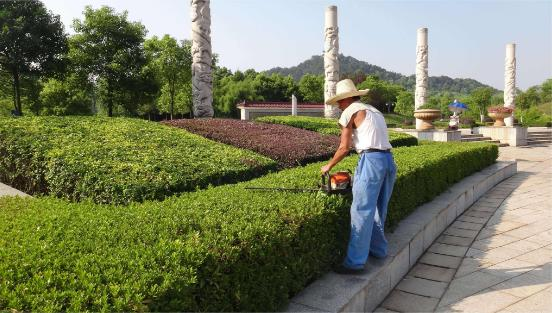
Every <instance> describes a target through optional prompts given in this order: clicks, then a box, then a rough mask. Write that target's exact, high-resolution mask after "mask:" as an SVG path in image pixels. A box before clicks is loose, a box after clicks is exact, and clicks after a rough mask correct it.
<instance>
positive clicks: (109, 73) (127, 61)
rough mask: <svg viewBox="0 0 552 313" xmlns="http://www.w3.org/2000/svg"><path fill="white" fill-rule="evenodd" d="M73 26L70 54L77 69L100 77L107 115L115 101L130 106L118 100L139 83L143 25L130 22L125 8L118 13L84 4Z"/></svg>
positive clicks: (143, 35)
mask: <svg viewBox="0 0 552 313" xmlns="http://www.w3.org/2000/svg"><path fill="white" fill-rule="evenodd" d="M73 28H74V29H75V31H76V32H77V33H76V34H75V35H74V36H73V37H72V38H71V40H70V45H71V50H70V58H71V60H72V62H73V63H74V64H75V66H76V68H77V69H78V70H81V71H85V72H87V73H88V75H89V76H91V77H93V78H95V79H99V80H101V81H102V84H103V86H104V87H105V93H104V94H103V96H104V98H105V104H106V106H107V110H108V113H107V114H108V116H112V115H113V106H114V105H116V104H118V105H121V106H122V107H123V108H124V109H131V108H129V107H125V105H126V103H124V102H120V101H117V100H122V99H125V98H127V99H128V98H129V97H132V95H130V94H129V93H130V92H131V91H132V87H133V86H136V85H139V82H138V80H140V74H141V70H142V67H143V66H144V64H145V63H146V58H145V55H144V49H143V42H144V39H145V36H146V28H145V27H144V25H142V24H141V23H139V22H130V21H129V20H128V13H127V12H126V11H124V12H123V13H117V12H115V11H114V10H113V9H112V8H110V7H107V6H103V7H101V8H100V9H97V10H94V9H92V7H90V6H86V7H85V9H84V20H82V21H81V20H78V19H77V20H75V21H74V23H73ZM117 102H118V103H117Z"/></svg>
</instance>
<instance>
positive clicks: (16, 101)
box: [12, 68, 23, 115]
mask: <svg viewBox="0 0 552 313" xmlns="http://www.w3.org/2000/svg"><path fill="white" fill-rule="evenodd" d="M12 74H13V92H14V106H15V110H16V111H17V112H18V113H19V114H20V115H23V112H22V110H21V90H20V86H19V85H20V83H19V71H18V70H17V68H14V69H13V71H12Z"/></svg>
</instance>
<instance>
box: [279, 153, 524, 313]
mask: <svg viewBox="0 0 552 313" xmlns="http://www.w3.org/2000/svg"><path fill="white" fill-rule="evenodd" d="M516 172H517V162H515V161H501V162H497V163H495V164H493V165H491V166H489V167H487V168H485V169H483V170H482V171H480V172H477V173H475V174H472V175H471V176H468V177H466V178H464V179H463V180H461V181H460V182H458V183H456V184H455V185H453V186H452V187H450V188H449V189H448V190H446V191H445V192H443V193H442V194H440V195H439V196H437V197H436V198H435V199H433V200H432V201H431V202H428V203H426V204H424V205H421V206H419V207H418V208H416V210H415V211H414V212H413V213H412V214H411V215H409V216H408V217H407V218H405V219H404V220H402V221H401V222H400V223H399V225H398V226H397V228H396V229H395V231H394V232H393V233H389V234H387V239H388V241H389V255H388V257H387V258H385V259H383V260H377V259H373V258H371V259H369V261H368V264H367V266H366V267H367V270H366V271H365V272H364V273H362V274H359V275H338V274H335V273H333V272H330V273H327V274H325V275H324V276H322V277H321V278H320V279H318V280H316V281H314V282H313V283H312V284H310V285H309V286H307V287H306V288H305V289H304V290H303V291H301V292H300V293H299V294H297V295H296V296H295V297H294V298H293V299H291V301H290V304H289V305H288V307H287V308H286V309H285V310H284V312H314V311H316V312H371V311H373V310H374V309H376V308H377V306H378V305H379V304H380V303H381V302H382V301H383V300H384V299H385V297H386V296H387V295H388V294H389V293H390V292H391V291H392V290H393V288H394V287H395V286H396V285H397V284H398V283H399V282H400V281H401V279H402V278H403V276H404V275H406V273H408V271H409V270H410V268H411V267H413V266H414V265H415V264H416V262H417V260H418V258H420V257H421V256H422V254H423V253H424V252H425V251H426V250H427V248H428V247H429V246H430V245H431V244H432V243H433V242H434V241H435V240H436V239H437V238H438V237H439V236H440V235H441V233H442V232H443V231H444V230H445V229H447V227H448V226H449V225H450V224H452V223H453V222H454V221H455V220H456V218H457V217H458V216H459V215H461V214H462V213H463V212H464V211H465V210H466V209H467V208H469V207H470V206H471V205H472V204H474V203H475V202H476V201H477V200H478V199H479V198H480V197H481V196H482V195H484V194H485V193H486V192H487V191H488V190H490V189H491V188H492V187H494V186H495V185H497V184H498V183H500V182H501V181H503V180H504V179H507V178H509V177H511V176H513V175H514V174H515V173H516Z"/></svg>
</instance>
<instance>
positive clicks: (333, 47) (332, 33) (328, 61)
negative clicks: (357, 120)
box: [324, 5, 341, 118]
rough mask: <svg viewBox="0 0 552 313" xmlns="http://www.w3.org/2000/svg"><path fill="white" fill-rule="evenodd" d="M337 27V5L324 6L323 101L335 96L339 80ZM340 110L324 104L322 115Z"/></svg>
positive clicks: (332, 114) (333, 116)
mask: <svg viewBox="0 0 552 313" xmlns="http://www.w3.org/2000/svg"><path fill="white" fill-rule="evenodd" d="M338 33H339V28H338V27H337V7H336V6H334V5H332V6H329V7H327V8H326V14H325V28H324V36H325V37H324V75H325V79H324V102H326V101H328V99H329V98H331V97H333V96H335V85H336V84H337V82H338V81H339V60H338V59H337V58H338V56H339V36H338ZM340 113H341V110H339V108H338V107H337V106H333V105H327V104H325V105H324V117H326V118H337V117H339V114H340Z"/></svg>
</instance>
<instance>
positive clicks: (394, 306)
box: [381, 290, 439, 312]
mask: <svg viewBox="0 0 552 313" xmlns="http://www.w3.org/2000/svg"><path fill="white" fill-rule="evenodd" d="M438 302H439V299H435V298H430V297H424V296H419V295H415V294H411V293H407V292H402V291H399V290H395V291H393V292H392V293H391V294H390V295H389V297H388V298H387V299H386V300H385V301H384V302H383V303H382V304H381V306H382V307H384V308H386V309H390V310H394V311H397V312H431V311H433V310H434V309H435V308H436V307H437V303H438Z"/></svg>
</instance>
